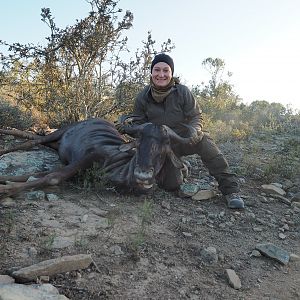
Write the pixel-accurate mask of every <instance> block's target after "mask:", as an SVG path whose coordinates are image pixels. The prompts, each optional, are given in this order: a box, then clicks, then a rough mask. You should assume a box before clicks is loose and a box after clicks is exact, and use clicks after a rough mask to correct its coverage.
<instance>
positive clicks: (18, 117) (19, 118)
mask: <svg viewBox="0 0 300 300" xmlns="http://www.w3.org/2000/svg"><path fill="white" fill-rule="evenodd" d="M0 123H1V126H2V127H13V128H17V129H20V130H24V129H28V128H29V127H30V126H32V124H33V123H34V119H33V117H32V116H31V114H30V113H26V112H24V111H22V110H21V109H20V108H19V107H18V106H16V105H13V104H11V103H9V102H7V101H5V100H1V99H0Z"/></svg>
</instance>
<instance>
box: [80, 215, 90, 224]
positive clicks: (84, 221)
mask: <svg viewBox="0 0 300 300" xmlns="http://www.w3.org/2000/svg"><path fill="white" fill-rule="evenodd" d="M88 217H89V215H87V214H85V215H83V216H82V217H81V222H82V223H86V221H87V219H88Z"/></svg>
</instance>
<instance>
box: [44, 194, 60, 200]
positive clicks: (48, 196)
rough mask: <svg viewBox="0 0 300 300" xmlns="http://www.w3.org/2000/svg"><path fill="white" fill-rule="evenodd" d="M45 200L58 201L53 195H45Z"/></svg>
mask: <svg viewBox="0 0 300 300" xmlns="http://www.w3.org/2000/svg"><path fill="white" fill-rule="evenodd" d="M46 199H47V200H48V201H58V200H59V197H58V196H57V195H55V194H46Z"/></svg>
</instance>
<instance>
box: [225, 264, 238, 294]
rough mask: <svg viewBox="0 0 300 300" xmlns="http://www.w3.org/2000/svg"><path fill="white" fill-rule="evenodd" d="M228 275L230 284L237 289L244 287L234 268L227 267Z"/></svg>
mask: <svg viewBox="0 0 300 300" xmlns="http://www.w3.org/2000/svg"><path fill="white" fill-rule="evenodd" d="M226 275H227V278H228V282H229V285H230V286H232V287H233V288H234V289H236V290H239V289H240V288H241V287H242V283H241V280H240V278H239V276H238V275H237V274H236V273H235V271H234V270H232V269H226Z"/></svg>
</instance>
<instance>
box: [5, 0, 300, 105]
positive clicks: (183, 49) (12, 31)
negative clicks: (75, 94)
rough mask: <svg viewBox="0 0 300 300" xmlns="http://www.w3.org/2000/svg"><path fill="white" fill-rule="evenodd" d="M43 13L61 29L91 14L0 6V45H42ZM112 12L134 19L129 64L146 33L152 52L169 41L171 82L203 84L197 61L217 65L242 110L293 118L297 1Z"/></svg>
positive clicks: (203, 1) (123, 3)
mask: <svg viewBox="0 0 300 300" xmlns="http://www.w3.org/2000/svg"><path fill="white" fill-rule="evenodd" d="M43 7H48V8H50V9H51V12H52V15H53V16H54V18H55V22H56V24H57V26H59V27H60V28H64V27H65V26H66V25H72V24H74V23H75V20H76V19H82V18H84V17H86V16H87V15H88V12H89V11H90V5H89V4H88V3H87V2H86V1H85V0H27V1H24V0H15V1H2V3H1V4H0V9H1V13H0V16H1V17H0V40H5V41H7V42H9V43H13V42H20V43H35V44H37V43H39V44H43V43H45V37H47V36H48V35H49V34H50V32H49V29H48V27H47V26H46V25H45V24H44V23H42V21H41V20H40V19H41V17H40V13H41V8H43ZM118 7H120V8H122V9H123V11H124V12H125V11H126V10H130V11H131V12H132V13H133V16H134V21H133V27H132V28H131V29H130V30H128V31H127V32H126V34H127V36H128V39H129V40H128V47H129V49H130V51H132V56H134V52H135V50H136V49H137V48H141V47H142V41H145V40H146V38H147V32H148V31H151V34H152V37H153V39H154V40H155V41H156V42H157V45H160V44H161V43H163V42H164V41H166V40H167V39H168V38H170V39H171V40H172V42H173V43H174V45H175V49H174V50H172V52H171V54H170V55H171V56H172V58H173V59H174V63H175V75H177V76H179V77H180V78H181V80H182V82H183V83H185V84H186V85H188V86H189V87H191V86H193V85H197V84H201V82H205V83H206V82H207V81H208V80H209V74H208V72H207V71H206V70H205V69H204V68H203V66H202V61H203V60H204V59H206V58H208V57H212V58H221V59H223V60H224V61H225V64H226V70H227V71H230V72H232V73H233V75H232V77H231V78H230V83H232V84H233V85H234V90H235V92H236V94H238V95H239V96H240V97H241V98H242V99H243V102H244V103H247V104H249V103H251V102H252V101H255V100H267V101H268V102H280V103H282V104H283V105H285V106H286V105H288V106H289V107H290V108H292V109H297V110H300V95H299V93H298V90H299V87H300V76H299V71H300V1H299V0H226V1H224V0H186V1H182V0H165V1H163V0H151V1H142V0H120V1H119V3H118ZM0 51H1V49H0Z"/></svg>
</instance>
